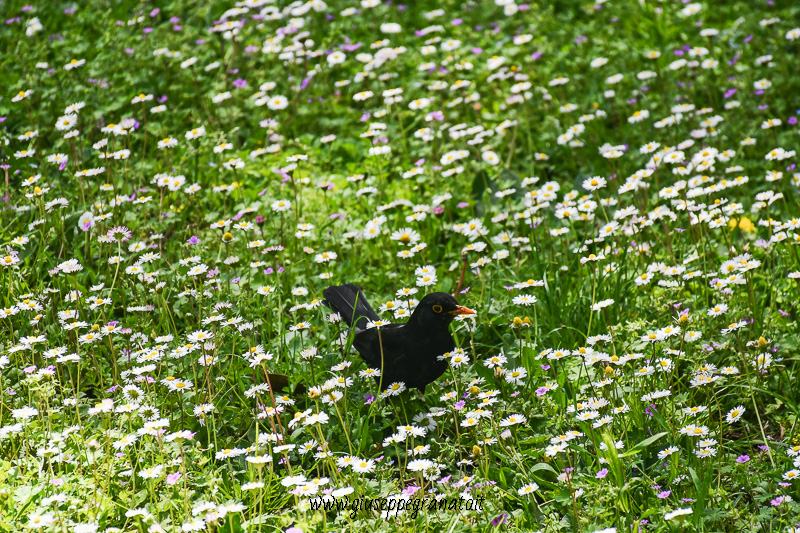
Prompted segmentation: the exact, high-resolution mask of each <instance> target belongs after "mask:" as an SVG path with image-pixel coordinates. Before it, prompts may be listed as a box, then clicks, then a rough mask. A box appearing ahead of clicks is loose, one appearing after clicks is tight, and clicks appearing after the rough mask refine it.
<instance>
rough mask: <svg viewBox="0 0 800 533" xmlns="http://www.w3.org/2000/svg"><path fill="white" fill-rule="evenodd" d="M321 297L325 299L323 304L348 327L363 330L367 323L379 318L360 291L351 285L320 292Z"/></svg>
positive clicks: (333, 287) (337, 286) (338, 286)
mask: <svg viewBox="0 0 800 533" xmlns="http://www.w3.org/2000/svg"><path fill="white" fill-rule="evenodd" d="M322 296H324V297H325V301H324V303H325V304H326V305H327V306H328V307H330V308H331V309H332V310H334V311H336V312H337V313H339V315H341V317H342V320H344V321H345V322H347V325H348V326H351V327H352V326H353V325H355V326H356V327H357V328H359V329H365V328H366V327H367V323H368V322H369V321H374V320H378V319H379V318H380V317H378V313H376V312H375V310H374V309H373V308H372V306H370V305H369V302H368V301H367V299H366V298H365V297H364V293H363V292H361V289H359V288H358V287H357V286H356V285H353V284H352V283H348V284H346V285H335V286H332V287H328V288H327V289H325V290H324V291H322Z"/></svg>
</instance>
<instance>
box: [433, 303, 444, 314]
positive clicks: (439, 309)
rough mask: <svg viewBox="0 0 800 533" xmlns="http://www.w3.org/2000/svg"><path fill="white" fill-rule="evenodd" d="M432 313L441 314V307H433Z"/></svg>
mask: <svg viewBox="0 0 800 533" xmlns="http://www.w3.org/2000/svg"><path fill="white" fill-rule="evenodd" d="M433 312H434V313H441V312H442V306H441V305H434V306H433Z"/></svg>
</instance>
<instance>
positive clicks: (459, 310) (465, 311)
mask: <svg viewBox="0 0 800 533" xmlns="http://www.w3.org/2000/svg"><path fill="white" fill-rule="evenodd" d="M449 313H450V314H451V315H474V314H476V313H475V311H473V310H472V309H470V308H469V307H464V306H463V305H459V306H458V307H456V308H455V309H453V310H452V311H449Z"/></svg>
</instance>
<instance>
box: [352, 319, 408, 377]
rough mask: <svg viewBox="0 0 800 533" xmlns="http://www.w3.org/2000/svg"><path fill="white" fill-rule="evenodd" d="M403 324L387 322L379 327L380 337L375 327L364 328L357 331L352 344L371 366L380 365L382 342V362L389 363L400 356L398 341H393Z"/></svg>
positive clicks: (401, 351)
mask: <svg viewBox="0 0 800 533" xmlns="http://www.w3.org/2000/svg"><path fill="white" fill-rule="evenodd" d="M404 326H405V324H387V325H386V326H384V327H383V328H381V333H380V337H379V336H378V330H377V329H366V330H361V331H357V332H356V335H355V337H354V338H353V346H355V348H356V350H358V353H359V354H361V358H362V359H364V361H365V362H366V363H367V365H369V366H371V367H373V368H380V367H381V344H383V357H384V362H385V363H389V362H390V361H391V362H394V361H396V360H397V359H398V358H402V356H403V350H402V349H400V350H398V343H397V342H396V341H395V336H396V334H397V333H399V332H400V330H401V328H403V327H404Z"/></svg>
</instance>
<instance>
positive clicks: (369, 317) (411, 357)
mask: <svg viewBox="0 0 800 533" xmlns="http://www.w3.org/2000/svg"><path fill="white" fill-rule="evenodd" d="M322 295H323V296H324V297H325V300H324V301H323V303H324V304H325V305H327V306H328V307H330V308H331V309H332V310H333V311H335V312H337V313H339V315H340V316H341V317H342V319H343V320H344V321H345V322H346V323H347V325H348V326H350V327H351V328H355V335H354V338H353V346H355V348H356V350H358V353H359V354H361V358H362V359H363V360H364V362H365V363H367V366H369V367H370V368H375V369H378V370H381V374H382V377H383V380H382V386H383V387H384V388H385V387H386V386H388V385H390V384H392V383H395V382H402V383H405V385H406V387H408V388H416V389H419V390H420V391H422V392H425V386H426V385H428V383H431V382H433V381H435V380H436V379H437V378H438V377H439V376H441V375H442V374H444V372H445V370H447V361H440V360H439V359H438V357H439V356H440V355H443V354H445V353H447V352H450V351H453V350H454V349H455V347H456V345H455V342H454V341H453V337H452V336H451V335H450V331H449V329H448V327H449V325H450V322H452V321H453V319H454V318H455V317H456V316H457V315H473V314H475V311H473V310H472V309H468V308H466V307H462V306H460V305H458V302H457V301H456V299H455V298H453V297H452V296H451V295H449V294H447V293H446V292H434V293H431V294H428V295H427V296H425V297H424V298H423V299H422V300H421V301H420V302H419V304H417V307H416V309H414V312H413V313H412V314H411V318H409V320H408V322H406V323H405V324H387V325H385V326H382V327H381V328H380V338H379V336H378V335H379V334H378V328H370V329H367V325H368V324H369V323H370V322H374V321H376V320H379V317H378V314H377V313H376V312H375V310H374V309H372V307H371V306H370V305H369V302H368V301H367V299H366V298H365V297H364V293H362V292H361V289H359V288H358V287H357V286H356V285H353V284H346V285H338V286H333V287H328V288H327V289H325V290H324V291H322ZM381 346H382V347H383V365H381ZM381 366H383V368H381ZM378 382H379V383H381V380H380V379H379V380H378Z"/></svg>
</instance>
